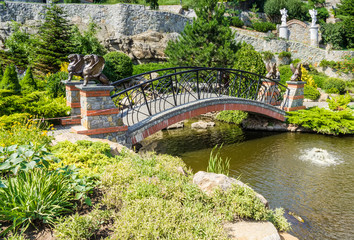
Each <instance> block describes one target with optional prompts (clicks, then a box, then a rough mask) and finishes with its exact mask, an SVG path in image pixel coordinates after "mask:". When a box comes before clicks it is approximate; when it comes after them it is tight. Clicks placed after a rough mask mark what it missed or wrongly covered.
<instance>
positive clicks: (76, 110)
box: [61, 81, 83, 125]
mask: <svg viewBox="0 0 354 240" xmlns="http://www.w3.org/2000/svg"><path fill="white" fill-rule="evenodd" d="M62 83H64V84H65V91H66V105H67V106H69V107H71V111H70V115H71V118H68V119H62V120H61V124H62V125H72V124H73V125H77V124H80V123H81V106H80V89H78V88H77V86H79V85H81V84H83V81H73V82H66V81H62Z"/></svg>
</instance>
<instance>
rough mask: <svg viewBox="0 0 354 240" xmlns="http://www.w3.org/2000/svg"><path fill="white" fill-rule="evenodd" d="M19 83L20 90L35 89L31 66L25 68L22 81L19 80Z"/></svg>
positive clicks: (29, 90)
mask: <svg viewBox="0 0 354 240" xmlns="http://www.w3.org/2000/svg"><path fill="white" fill-rule="evenodd" d="M20 84H21V90H22V91H26V92H33V91H35V90H37V83H36V81H34V78H33V74H32V68H31V67H28V68H27V70H26V74H25V76H24V78H23V79H22V81H21V82H20Z"/></svg>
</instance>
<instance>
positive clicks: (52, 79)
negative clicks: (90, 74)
mask: <svg viewBox="0 0 354 240" xmlns="http://www.w3.org/2000/svg"><path fill="white" fill-rule="evenodd" d="M65 79H68V73H67V72H57V73H54V74H47V75H46V76H45V78H44V81H45V82H46V83H47V84H46V91H47V92H48V93H49V95H50V96H51V97H53V98H57V97H62V96H65V86H64V84H63V83H61V81H62V80H65Z"/></svg>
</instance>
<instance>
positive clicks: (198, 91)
mask: <svg viewBox="0 0 354 240" xmlns="http://www.w3.org/2000/svg"><path fill="white" fill-rule="evenodd" d="M197 93H198V99H200V90H199V70H197Z"/></svg>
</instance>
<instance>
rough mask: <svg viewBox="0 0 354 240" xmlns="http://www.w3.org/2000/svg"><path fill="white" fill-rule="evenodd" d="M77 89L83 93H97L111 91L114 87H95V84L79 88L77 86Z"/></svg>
mask: <svg viewBox="0 0 354 240" xmlns="http://www.w3.org/2000/svg"><path fill="white" fill-rule="evenodd" d="M77 88H78V89H80V90H81V91H85V92H92V91H95V92H98V91H102V92H103V91H104V92H106V91H109V92H110V91H112V90H113V89H114V86H106V85H96V84H90V82H89V84H87V85H86V86H84V85H80V86H77Z"/></svg>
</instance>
